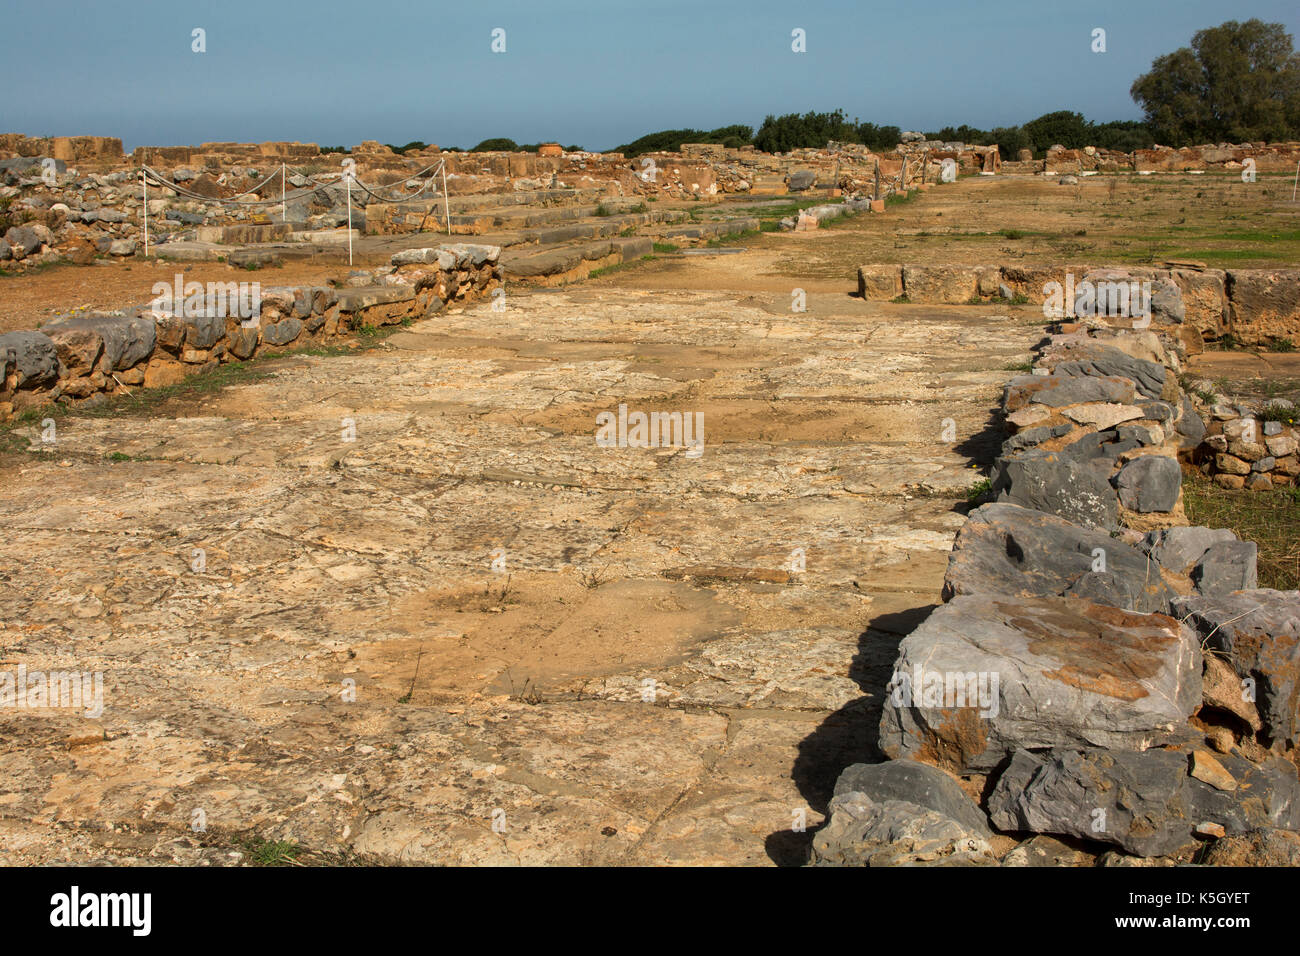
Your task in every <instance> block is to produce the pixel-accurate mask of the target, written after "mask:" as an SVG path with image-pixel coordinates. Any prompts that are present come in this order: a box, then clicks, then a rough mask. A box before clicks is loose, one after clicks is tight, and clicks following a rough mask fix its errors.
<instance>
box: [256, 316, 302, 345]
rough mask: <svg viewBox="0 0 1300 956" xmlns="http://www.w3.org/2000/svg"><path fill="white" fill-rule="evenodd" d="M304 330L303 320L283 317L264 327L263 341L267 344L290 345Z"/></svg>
mask: <svg viewBox="0 0 1300 956" xmlns="http://www.w3.org/2000/svg"><path fill="white" fill-rule="evenodd" d="M301 331H302V322H301V321H300V320H298V319H295V318H292V317H291V318H287V319H282V320H280V321H279V322H276V323H274V324H272V325H268V326H266V327H265V328H263V329H262V341H263V342H264V343H265V344H267V345H288V344H289V343H290V342H292V341H293V340H294V339H296V338H297V337H298V333H300V332H301Z"/></svg>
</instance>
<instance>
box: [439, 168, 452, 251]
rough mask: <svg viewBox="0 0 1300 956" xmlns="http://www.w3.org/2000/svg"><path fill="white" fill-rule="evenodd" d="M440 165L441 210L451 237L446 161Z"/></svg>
mask: <svg viewBox="0 0 1300 956" xmlns="http://www.w3.org/2000/svg"><path fill="white" fill-rule="evenodd" d="M441 165H442V208H443V211H444V214H445V215H446V216H447V235H449V236H450V235H451V200H450V199H448V198H447V161H446V160H445V159H444V160H443V161H442V163H441Z"/></svg>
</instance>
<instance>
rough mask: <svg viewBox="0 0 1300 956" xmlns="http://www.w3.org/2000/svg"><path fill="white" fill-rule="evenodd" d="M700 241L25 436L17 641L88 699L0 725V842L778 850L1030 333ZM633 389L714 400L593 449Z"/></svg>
mask: <svg viewBox="0 0 1300 956" xmlns="http://www.w3.org/2000/svg"><path fill="white" fill-rule="evenodd" d="M724 259H725V261H726V262H727V264H728V265H727V269H729V270H732V271H731V272H730V273H729V276H730V277H729V278H726V281H725V284H724V285H722V286H720V287H715V288H712V289H697V288H685V289H683V288H676V289H669V288H664V286H665V285H666V280H665V279H664V278H663V276H661V278H660V279H659V280H657V283H658V285H659V286H660V288H654V287H653V286H654V285H655V283H654V282H650V283H647V284H648V285H650V286H651V287H649V288H635V283H634V282H633V281H632V280H633V279H634V277H640V280H641V281H643V282H644V281H646V280H647V279H650V278H652V277H654V276H655V275H656V274H657V273H656V272H655V270H657V269H662V270H664V273H663V275H664V276H667V275H668V274H670V273H673V270H674V269H675V268H676V266H675V265H674V264H673V263H664V264H662V265H661V264H659V263H650V264H648V265H649V266H651V267H652V268H650V269H644V270H643V269H640V268H637V269H630V270H626V271H625V272H622V273H618V274H616V275H613V276H610V277H609V278H608V279H602V280H599V281H597V282H593V283H589V284H583V285H580V286H573V287H569V288H563V289H552V290H536V291H515V292H512V293H511V294H510V295H509V296H508V303H507V304H508V307H507V310H506V311H505V312H493V311H492V310H491V308H490V307H489V306H488V305H486V304H478V305H475V306H472V307H470V308H468V309H465V310H463V311H457V312H452V313H450V314H446V315H440V316H438V317H436V318H433V319H430V320H426V321H424V322H420V323H417V324H415V325H413V326H412V327H410V328H409V329H407V330H403V331H401V332H398V333H397V334H395V335H393V336H392V337H390V338H388V339H387V340H385V341H384V342H383V343H382V344H381V345H379V346H377V347H375V348H373V349H370V350H367V351H364V352H360V353H354V354H345V355H332V356H309V355H299V356H295V357H289V358H282V359H277V360H274V361H272V362H268V363H265V364H263V365H259V366H257V369H256V374H255V375H254V374H252V373H251V372H250V374H249V377H248V378H247V379H246V380H243V381H237V382H235V383H234V384H231V385H230V386H229V387H226V388H224V389H222V390H221V391H219V392H215V393H209V394H201V395H198V396H196V397H188V398H184V399H180V398H174V399H169V400H167V401H164V402H162V403H160V404H158V405H156V406H153V407H151V408H150V409H148V410H147V411H130V410H129V409H128V410H126V411H119V412H114V411H112V410H111V409H110V410H108V411H107V412H105V411H104V410H98V411H96V412H95V413H94V414H93V415H92V414H82V415H78V414H75V413H74V414H71V415H69V416H66V417H63V418H60V419H59V420H58V423H57V425H58V430H57V440H56V442H55V444H54V445H53V446H52V447H51V446H42V444H41V441H40V435H39V429H32V428H26V427H24V428H23V430H22V431H21V432H20V433H19V435H18V436H17V437H18V438H19V439H25V440H26V441H27V442H30V443H31V446H32V447H34V448H36V449H39V450H36V451H32V452H27V451H11V452H9V453H8V454H6V455H4V456H3V458H0V484H2V485H3V486H4V487H5V488H6V491H7V494H6V495H5V496H3V498H2V499H0V520H3V522H4V524H5V527H6V534H5V536H4V540H3V541H2V542H0V581H3V582H4V587H3V588H0V661H5V662H9V663H10V664H13V663H14V662H18V661H21V662H23V663H24V664H26V666H27V667H28V668H29V669H36V668H41V669H44V670H58V669H72V670H78V671H89V672H99V673H102V674H103V675H104V683H105V709H104V713H103V715H102V716H100V717H93V716H87V715H84V714H83V713H81V712H70V711H68V710H66V709H65V710H58V711H40V710H29V711H23V710H18V711H12V712H7V713H5V714H4V716H3V736H4V739H5V746H4V747H3V748H0V774H3V775H4V776H5V779H6V781H7V783H6V788H5V791H6V792H5V793H4V794H3V795H0V807H2V808H3V812H0V862H4V863H10V864H13V863H38V862H44V863H53V862H63V861H69V862H72V861H78V862H80V861H87V862H88V861H112V862H152V863H169V862H181V863H196V862H205V863H213V864H231V863H238V862H242V861H245V860H246V859H247V856H246V853H247V850H246V848H247V846H248V845H249V844H250V842H253V843H256V842H257V841H267V840H288V841H294V842H295V843H296V844H297V845H298V846H299V847H301V848H303V852H304V853H307V854H308V858H309V859H314V860H321V861H332V860H354V861H362V862H383V863H402V862H418V863H450V864H457V863H459V864H473V863H503V864H509V863H570V864H572V863H606V864H769V865H770V864H773V863H776V864H790V863H798V862H800V861H801V860H802V859H803V858H804V855H805V853H806V849H807V842H808V839H809V835H810V833H811V832H812V830H813V829H815V828H816V826H817V824H818V822H819V821H820V820H821V819H822V813H823V812H824V810H825V806H826V801H827V800H828V798H829V794H830V788H831V786H832V785H833V783H834V780H835V778H836V776H837V775H838V774H839V772H840V771H841V770H842V769H843V767H844V766H846V765H847V764H849V763H851V762H854V761H855V760H859V759H863V758H866V757H870V756H871V755H872V754H873V753H874V740H875V728H876V726H877V725H878V722H879V707H880V701H881V699H882V695H883V688H884V686H885V684H886V682H887V681H888V679H889V670H890V667H891V665H892V662H893V660H894V656H895V653H896V648H897V644H898V641H899V639H900V637H901V635H902V634H904V633H906V632H907V631H908V630H910V629H911V627H913V626H915V624H916V623H917V622H918V621H919V620H920V619H921V617H923V616H924V615H925V614H926V613H927V612H928V610H929V609H930V608H931V607H932V606H933V604H934V603H936V602H937V600H938V597H939V589H940V585H941V583H942V576H943V571H944V568H945V567H946V565H947V556H948V552H949V550H950V548H951V545H952V540H953V536H954V535H955V533H956V530H957V528H958V527H960V525H961V523H962V521H963V520H964V511H965V508H966V501H965V498H966V491H967V489H968V488H969V487H970V485H971V484H972V483H974V482H975V481H976V479H977V478H978V476H979V473H978V472H977V471H976V470H975V469H974V466H975V465H976V464H978V463H980V462H983V461H986V460H987V458H988V455H989V453H990V452H991V450H992V448H993V444H994V443H995V441H996V437H997V436H996V435H994V434H993V432H992V430H991V428H990V424H989V423H990V419H991V416H992V415H993V413H994V409H995V408H996V407H997V404H998V401H999V397H1000V393H1001V387H1002V384H1003V382H1004V381H1005V378H1006V375H1007V372H1006V370H1005V369H1006V368H1007V367H1008V366H1009V365H1013V364H1015V363H1019V362H1023V361H1024V360H1025V358H1026V357H1027V355H1028V350H1029V348H1030V346H1031V345H1032V343H1033V342H1034V341H1035V340H1036V339H1037V338H1038V337H1039V334H1040V332H1041V316H1039V315H1036V314H1035V313H1034V310H1016V309H1012V310H1005V309H998V308H995V307H991V306H990V307H953V308H942V307H933V308H932V307H921V306H912V307H908V306H894V305H888V304H885V305H881V304H876V303H867V302H862V301H860V300H857V299H854V298H850V297H849V296H848V295H847V294H845V292H846V287H847V284H848V283H847V282H846V281H845V280H844V279H841V280H840V281H839V282H838V283H834V284H831V283H828V284H827V285H828V291H825V292H819V291H816V289H813V290H812V291H811V292H810V294H809V297H808V311H807V312H806V313H798V314H795V313H791V311H790V297H789V292H788V288H786V286H788V283H786V282H784V281H783V280H781V281H778V280H773V281H774V282H775V285H774V286H773V291H763V290H762V289H760V288H759V285H758V284H757V283H756V282H755V281H753V280H752V278H751V277H753V276H758V275H761V274H763V273H764V272H765V271H767V270H769V269H771V268H772V264H771V261H770V260H769V259H767V258H765V255H764V253H763V252H761V251H756V252H753V253H745V254H743V255H738V256H726V257H722V256H720V257H717V258H716V259H710V260H700V264H703V265H704V268H705V271H706V274H716V273H709V272H708V270H709V269H711V268H716V266H714V265H712V264H713V263H717V262H721V261H722V260H724ZM133 271H134V270H133ZM676 274H677V275H679V276H689V275H690V273H689V271H688V272H686V273H676ZM778 279H779V277H778ZM719 281H722V279H719ZM625 284H626V285H627V287H624V286H625ZM680 284H681V285H693V284H695V280H693V279H692V280H690V281H686V280H685V279H682V280H681V282H680ZM832 286H833V288H832ZM620 404H626V405H628V406H629V407H630V408H632V409H642V410H663V411H672V410H678V411H682V412H689V413H701V414H702V415H703V422H704V440H705V449H704V452H703V454H702V456H701V457H700V458H698V459H694V460H693V459H691V458H689V457H687V456H686V455H685V454H684V451H683V449H680V448H659V449H635V448H613V449H609V448H601V447H598V446H597V445H596V444H595V442H594V439H593V431H594V424H595V422H594V418H595V414H596V413H597V412H598V411H600V410H613V409H616V408H617V406H618V405H620ZM949 420H951V422H952V425H953V426H954V428H955V441H951V440H949V441H945V440H944V438H945V436H944V431H945V429H946V428H947V425H946V422H947V421H949ZM349 422H350V423H351V424H352V426H353V427H354V428H355V441H348V440H347V438H346V435H347V428H348V423H349ZM200 554H201V555H202V562H201V563H199V564H196V563H195V562H196V560H197V558H196V555H200ZM498 561H499V562H500V563H499V566H494V563H495V562H498ZM349 694H350V696H349ZM196 811H201V813H202V819H203V820H204V821H205V829H204V830H203V831H201V832H197V831H195V830H194V829H193V821H194V819H195V812H196ZM801 816H802V819H803V820H804V822H805V823H806V827H807V829H798V828H795V827H794V826H792V824H793V822H794V821H796V820H798V819H800V818H801ZM498 820H499V821H500V826H495V824H496V823H497V822H498Z"/></svg>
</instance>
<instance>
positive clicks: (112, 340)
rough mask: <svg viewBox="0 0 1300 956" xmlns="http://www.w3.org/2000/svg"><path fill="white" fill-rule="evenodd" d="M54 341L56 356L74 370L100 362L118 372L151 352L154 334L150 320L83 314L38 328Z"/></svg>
mask: <svg viewBox="0 0 1300 956" xmlns="http://www.w3.org/2000/svg"><path fill="white" fill-rule="evenodd" d="M41 331H42V332H44V333H45V334H47V335H48V336H49V337H50V339H51V340H52V341H53V342H54V344H55V348H56V349H57V350H58V353H59V359H60V360H61V361H62V362H63V364H64V366H65V367H66V368H67V369H68V370H69V371H72V372H74V373H79V371H80V370H82V369H90V368H94V367H95V366H96V364H99V363H102V364H103V366H104V368H105V370H106V371H121V370H123V369H128V368H131V367H132V366H134V365H137V364H139V363H140V362H143V361H144V360H145V359H147V358H148V357H149V356H150V355H152V354H153V351H154V347H155V345H156V344H157V333H156V330H155V327H154V323H153V321H152V320H151V319H147V318H139V317H136V316H121V315H83V316H77V317H75V318H59V319H54V320H52V321H50V322H48V323H46V325H45V326H44V327H43V328H42V330H41Z"/></svg>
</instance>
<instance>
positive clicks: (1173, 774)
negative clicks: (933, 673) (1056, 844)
mask: <svg viewBox="0 0 1300 956" xmlns="http://www.w3.org/2000/svg"><path fill="white" fill-rule="evenodd" d="M1216 760H1217V762H1218V763H1219V764H1220V765H1221V767H1222V769H1223V770H1225V771H1226V772H1227V773H1228V774H1229V775H1230V776H1231V777H1232V779H1233V780H1234V781H1235V782H1236V784H1237V786H1236V787H1235V788H1234V789H1231V790H1224V789H1219V788H1217V787H1214V786H1211V785H1210V784H1207V783H1205V782H1203V781H1201V780H1198V779H1196V778H1194V777H1192V776H1190V775H1189V773H1188V770H1189V766H1190V763H1191V758H1190V755H1189V754H1188V753H1186V752H1183V751H1175V750H1148V751H1145V752H1135V751H1113V752H1112V751H1106V750H1098V749H1083V750H1074V749H1061V750H1050V751H1047V752H1045V753H1037V754H1036V753H1030V752H1029V751H1027V750H1020V751H1017V752H1016V753H1015V755H1014V756H1013V757H1012V758H1011V762H1010V763H1009V764H1008V765H1007V768H1006V769H1005V770H1004V771H1003V772H1002V774H1001V776H999V777H998V781H997V783H996V785H995V786H994V788H993V792H992V793H991V794H990V795H989V815H990V817H991V818H992V820H993V824H994V826H996V827H997V828H998V829H1000V830H1006V831H1010V832H1031V833H1052V834H1058V835H1064V836H1074V837H1079V838H1082V839H1086V840H1095V841H1097V842H1099V843H1111V844H1114V845H1116V846H1118V847H1120V848H1122V849H1124V850H1125V851H1127V852H1129V853H1132V854H1135V855H1137V856H1142V857H1151V856H1165V855H1168V854H1170V853H1174V852H1176V851H1177V850H1179V849H1181V848H1182V847H1184V846H1186V845H1187V844H1189V843H1191V842H1192V841H1193V840H1194V839H1195V838H1194V836H1193V833H1194V831H1195V829H1196V826H1197V825H1198V824H1201V823H1217V824H1219V825H1220V826H1222V827H1223V828H1224V829H1225V831H1227V832H1228V833H1230V834H1240V833H1245V832H1248V831H1250V830H1251V829H1255V828H1258V827H1261V826H1274V827H1282V828H1293V827H1294V826H1295V825H1296V823H1297V822H1300V781H1297V779H1296V775H1295V770H1294V768H1293V767H1290V769H1288V767H1289V766H1290V765H1288V764H1285V763H1284V762H1282V761H1280V760H1279V761H1273V762H1270V763H1268V764H1266V765H1264V766H1257V765H1255V764H1252V763H1250V762H1248V761H1246V760H1242V759H1240V758H1238V757H1231V756H1219V757H1217V758H1216Z"/></svg>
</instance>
